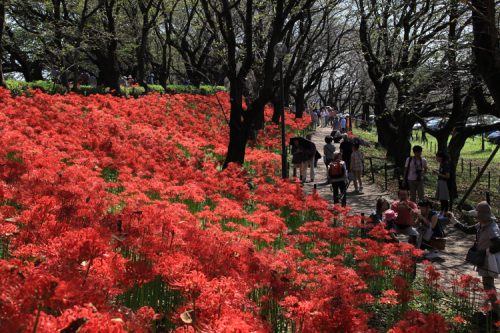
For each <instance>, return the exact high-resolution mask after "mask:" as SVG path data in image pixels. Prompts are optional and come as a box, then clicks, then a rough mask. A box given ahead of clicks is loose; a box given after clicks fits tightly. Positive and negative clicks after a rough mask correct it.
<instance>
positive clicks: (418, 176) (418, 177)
mask: <svg viewBox="0 0 500 333" xmlns="http://www.w3.org/2000/svg"><path fill="white" fill-rule="evenodd" d="M422 171H423V170H422V169H417V170H416V171H415V173H416V174H417V180H418V181H421V180H422Z"/></svg>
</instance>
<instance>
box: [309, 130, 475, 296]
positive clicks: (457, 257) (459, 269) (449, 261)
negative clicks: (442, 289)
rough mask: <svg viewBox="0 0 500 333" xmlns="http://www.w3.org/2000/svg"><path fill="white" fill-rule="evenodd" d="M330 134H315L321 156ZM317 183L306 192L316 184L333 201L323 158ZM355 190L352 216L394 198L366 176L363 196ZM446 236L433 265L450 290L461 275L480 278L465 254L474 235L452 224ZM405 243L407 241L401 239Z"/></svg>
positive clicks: (351, 197)
mask: <svg viewBox="0 0 500 333" xmlns="http://www.w3.org/2000/svg"><path fill="white" fill-rule="evenodd" d="M330 132H331V129H330V128H321V127H319V128H317V129H316V132H315V133H314V134H313V137H312V141H313V142H314V143H315V144H316V148H317V149H318V151H319V152H320V153H321V154H323V146H324V144H325V141H324V138H325V136H326V135H329V134H330ZM335 146H336V148H337V150H336V151H339V144H335ZM361 150H362V148H361ZM308 171H309V170H308ZM309 176H310V175H309V173H308V175H307V180H308V181H309V180H310V178H309ZM314 180H315V181H314V183H312V182H308V183H305V184H304V190H305V191H306V192H308V193H310V192H312V190H313V188H314V184H316V186H317V191H318V193H319V194H320V195H321V196H322V197H324V198H326V199H328V200H329V201H330V202H332V201H333V194H332V192H331V190H330V186H329V185H325V184H324V183H325V182H326V166H325V163H324V162H323V160H322V159H321V160H320V161H318V167H317V168H316V171H315V179H314ZM353 191H354V186H353V185H352V184H351V186H349V188H348V190H347V205H348V206H351V207H352V208H353V209H352V214H360V213H365V215H366V216H368V215H369V214H370V213H371V212H372V211H373V210H374V208H375V202H376V201H377V199H378V198H379V197H381V196H383V197H386V198H387V199H389V200H390V199H394V197H395V195H393V194H392V193H385V192H384V191H382V189H381V188H380V187H379V186H377V185H376V184H373V183H372V182H371V181H370V180H369V179H368V178H367V177H364V178H363V194H360V195H356V194H354V193H353ZM446 234H447V241H446V249H445V250H444V251H441V252H440V258H439V259H437V260H436V261H434V263H435V266H436V268H437V269H438V271H439V272H440V273H441V274H442V279H443V282H445V284H446V285H447V286H448V287H450V286H451V285H452V280H453V279H455V278H457V277H458V276H459V275H462V274H470V275H472V276H477V273H476V272H475V271H474V267H473V266H472V265H470V264H468V263H466V262H465V255H466V253H467V250H468V249H469V247H470V246H472V244H473V242H474V236H471V235H465V234H464V233H462V232H461V231H459V230H457V229H455V228H454V227H453V226H451V225H448V226H446ZM402 240H404V239H403V238H402Z"/></svg>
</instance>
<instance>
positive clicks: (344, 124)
mask: <svg viewBox="0 0 500 333" xmlns="http://www.w3.org/2000/svg"><path fill="white" fill-rule="evenodd" d="M340 131H341V132H342V133H346V132H347V118H346V117H344V116H342V118H340Z"/></svg>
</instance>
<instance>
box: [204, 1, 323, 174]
mask: <svg viewBox="0 0 500 333" xmlns="http://www.w3.org/2000/svg"><path fill="white" fill-rule="evenodd" d="M314 2H315V1H313V0H277V1H274V2H272V3H271V2H255V3H254V1H253V0H246V1H242V0H221V1H212V0H202V5H203V8H204V12H205V15H206V18H207V20H208V22H209V24H210V26H211V27H212V28H213V29H214V30H215V31H218V33H219V34H220V36H221V38H222V40H223V41H224V44H225V49H226V50H225V51H226V64H225V65H226V74H227V77H228V79H229V81H230V83H231V89H230V97H231V115H230V122H229V146H228V152H227V155H226V160H225V162H224V166H227V165H228V164H229V163H231V162H236V163H240V164H242V163H243V162H244V160H245V148H246V144H247V141H248V138H249V135H250V132H251V131H252V130H253V129H255V128H258V127H259V126H260V120H261V119H262V118H263V110H264V106H265V104H266V103H267V102H269V100H270V99H271V98H272V95H273V85H274V77H275V74H276V61H275V58H276V54H275V46H276V45H277V44H279V43H280V42H281V41H282V40H283V38H284V36H285V35H286V33H287V32H288V31H290V30H291V29H292V28H293V27H294V25H295V24H296V23H297V21H299V20H300V18H301V17H302V16H303V15H304V13H306V12H307V10H308V9H309V8H311V6H312V5H313V3H314ZM256 10H258V12H257V11H256ZM261 13H272V15H271V16H268V17H269V29H263V30H258V29H255V27H254V20H255V19H256V16H257V15H258V14H261ZM260 34H265V36H267V39H266V44H265V47H264V48H263V49H262V50H260V49H259V50H258V51H259V58H261V59H263V60H262V62H260V64H259V68H258V69H256V72H259V73H262V74H263V78H262V79H261V80H260V86H259V89H258V92H257V94H256V97H255V98H254V99H253V100H251V101H248V102H249V103H247V108H246V109H243V96H244V89H245V86H246V85H245V80H246V78H247V76H248V74H249V73H250V71H251V70H252V66H253V65H255V59H256V50H255V48H254V40H255V36H259V35H260ZM261 36H262V35H261ZM260 39H261V40H263V39H264V38H260Z"/></svg>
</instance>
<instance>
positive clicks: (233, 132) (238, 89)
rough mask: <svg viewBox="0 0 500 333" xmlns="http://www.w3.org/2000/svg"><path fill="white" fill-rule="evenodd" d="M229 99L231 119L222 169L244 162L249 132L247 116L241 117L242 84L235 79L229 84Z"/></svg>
mask: <svg viewBox="0 0 500 333" xmlns="http://www.w3.org/2000/svg"><path fill="white" fill-rule="evenodd" d="M230 97H231V119H230V120H229V146H228V149H227V155H226V160H225V161H224V166H223V167H224V168H227V166H228V165H229V163H238V164H243V162H244V161H245V148H246V144H247V140H248V132H249V126H248V125H249V124H250V122H251V119H250V118H249V117H248V115H245V117H243V116H244V111H243V106H242V102H243V84H242V82H239V80H237V79H235V80H232V82H231V91H230ZM247 113H248V110H247Z"/></svg>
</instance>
